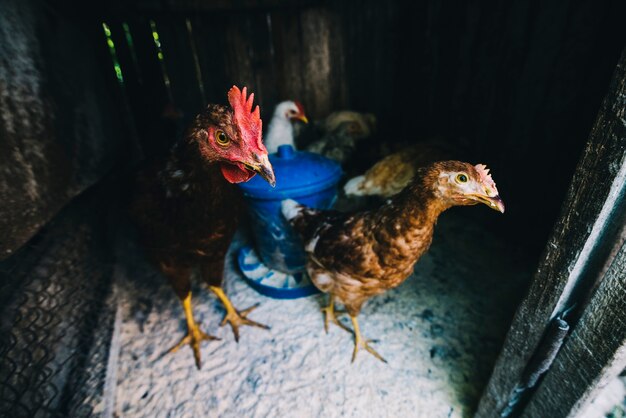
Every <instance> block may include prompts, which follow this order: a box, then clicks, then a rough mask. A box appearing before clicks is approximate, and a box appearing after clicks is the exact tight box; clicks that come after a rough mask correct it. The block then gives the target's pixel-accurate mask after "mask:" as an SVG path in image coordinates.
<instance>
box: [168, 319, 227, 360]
mask: <svg viewBox="0 0 626 418" xmlns="http://www.w3.org/2000/svg"><path fill="white" fill-rule="evenodd" d="M212 340H219V338H217V337H214V336H212V335H209V334H207V333H205V332H204V331H202V330H201V329H200V328H198V326H197V325H196V326H195V327H193V328H191V329H189V331H188V332H187V335H185V336H184V337H183V338H182V339H181V340H180V341H179V342H178V343H177V344H176V345H175V346H173V347H172V348H170V349H169V350H167V352H166V354H172V353H175V352H177V351H178V350H179V349H180V348H181V347H183V346H185V345H187V344H189V346H190V347H191V349H192V350H193V357H194V359H195V361H196V367H197V368H198V370H200V369H201V368H202V359H201V356H200V343H201V342H202V341H212Z"/></svg>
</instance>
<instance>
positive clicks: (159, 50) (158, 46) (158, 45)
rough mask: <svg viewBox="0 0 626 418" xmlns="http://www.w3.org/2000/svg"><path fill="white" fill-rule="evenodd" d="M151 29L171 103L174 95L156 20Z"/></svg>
mask: <svg viewBox="0 0 626 418" xmlns="http://www.w3.org/2000/svg"><path fill="white" fill-rule="evenodd" d="M150 29H151V30H152V39H154V46H155V47H156V49H157V58H158V59H159V64H161V74H162V75H163V83H164V84H165V89H166V90H167V95H168V97H169V99H170V102H172V103H173V102H174V96H173V95H172V89H171V88H170V78H169V76H168V75H167V68H166V67H165V55H164V54H163V49H162V48H161V40H160V38H159V32H157V28H156V23H155V22H154V20H150Z"/></svg>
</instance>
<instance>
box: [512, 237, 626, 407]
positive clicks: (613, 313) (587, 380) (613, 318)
mask: <svg viewBox="0 0 626 418" xmlns="http://www.w3.org/2000/svg"><path fill="white" fill-rule="evenodd" d="M624 301H626V243H625V244H623V245H622V247H621V250H620V251H619V252H618V254H617V255H616V257H615V258H614V259H613V263H612V264H611V267H610V268H609V270H608V271H607V273H606V275H605V276H604V280H603V281H602V283H601V284H600V286H599V288H598V290H597V291H596V292H595V294H594V295H593V297H592V299H591V302H590V303H589V305H588V306H587V308H586V309H585V312H584V314H583V316H582V317H581V319H580V322H579V323H578V325H577V326H576V329H574V331H573V332H572V335H571V336H570V337H569V338H568V339H567V341H566V343H565V345H564V346H563V348H562V349H561V351H560V352H559V354H558V355H557V357H556V359H555V361H554V363H552V367H551V368H550V370H549V372H548V373H547V375H546V376H545V378H544V380H543V381H542V383H541V385H540V386H539V388H538V390H537V392H536V393H535V395H534V396H533V398H532V399H531V400H530V403H529V404H528V406H527V407H526V409H525V410H524V414H523V416H524V417H553V418H559V417H575V416H577V415H578V413H579V412H581V411H582V410H583V409H584V407H585V406H586V405H587V404H588V403H589V402H590V401H591V400H593V399H594V398H595V396H596V395H597V394H598V393H599V392H600V390H601V389H602V388H603V387H604V386H606V384H608V383H609V382H610V381H611V380H613V379H614V378H615V377H617V376H618V375H619V373H620V372H621V371H622V370H623V369H624V367H626V303H624Z"/></svg>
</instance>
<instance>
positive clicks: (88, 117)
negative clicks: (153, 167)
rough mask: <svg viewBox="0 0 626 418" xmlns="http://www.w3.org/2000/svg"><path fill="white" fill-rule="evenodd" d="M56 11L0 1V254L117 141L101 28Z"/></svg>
mask: <svg viewBox="0 0 626 418" xmlns="http://www.w3.org/2000/svg"><path fill="white" fill-rule="evenodd" d="M60 12H64V11H63V10H58V7H57V8H55V7H54V6H53V5H48V7H42V4H41V2H38V1H32V0H28V1H15V0H9V1H5V2H3V4H2V13H0V38H1V39H2V42H0V86H1V87H0V167H2V170H0V202H1V206H0V260H1V259H4V258H6V257H9V256H11V255H12V254H13V253H14V252H15V251H16V250H17V249H18V248H19V247H20V246H22V245H23V244H24V243H25V242H26V241H28V240H29V239H30V238H31V237H32V236H33V235H34V234H36V233H37V231H38V230H39V229H40V228H41V227H42V226H43V225H45V224H46V223H47V222H48V221H49V220H50V219H51V218H52V217H53V216H54V215H55V214H56V213H57V211H58V210H59V209H60V208H61V207H62V206H64V205H65V204H67V202H68V201H69V200H70V199H72V198H73V197H74V196H76V195H78V194H79V193H81V192H82V191H84V190H85V189H86V188H88V187H89V186H91V185H93V184H94V183H95V182H96V181H98V180H99V179H100V178H102V177H103V176H104V175H105V174H106V173H107V172H108V170H110V168H111V167H112V166H113V162H114V161H115V160H116V158H118V156H119V155H120V154H121V153H122V151H121V150H122V149H124V148H125V145H126V144H124V143H123V142H124V140H125V138H124V136H123V135H122V134H121V129H120V128H121V127H120V124H119V120H120V117H119V116H120V115H119V113H117V111H116V104H115V103H113V100H112V98H113V95H110V94H109V90H110V88H111V84H110V83H108V82H107V81H109V76H110V71H111V67H110V66H106V67H105V65H104V64H105V63H104V62H102V61H101V58H102V56H103V55H102V49H101V48H103V47H104V46H105V41H104V39H103V36H102V32H101V31H102V27H101V26H100V25H99V24H98V23H96V22H93V21H91V20H90V21H89V23H92V24H93V26H91V30H89V29H85V27H84V25H85V24H86V22H85V20H84V19H80V18H78V17H76V16H73V15H70V14H69V13H60ZM94 31H96V32H97V33H96V34H94ZM95 40H98V41H100V42H101V44H99V45H96V44H94V42H95Z"/></svg>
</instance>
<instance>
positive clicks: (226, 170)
mask: <svg viewBox="0 0 626 418" xmlns="http://www.w3.org/2000/svg"><path fill="white" fill-rule="evenodd" d="M221 169H222V175H223V176H224V178H225V179H226V181H228V182H230V183H243V182H246V181H248V180H250V179H251V178H252V177H254V175H255V173H253V172H251V171H249V170H247V169H246V168H245V167H244V165H243V164H239V163H237V164H229V163H222V165H221Z"/></svg>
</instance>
